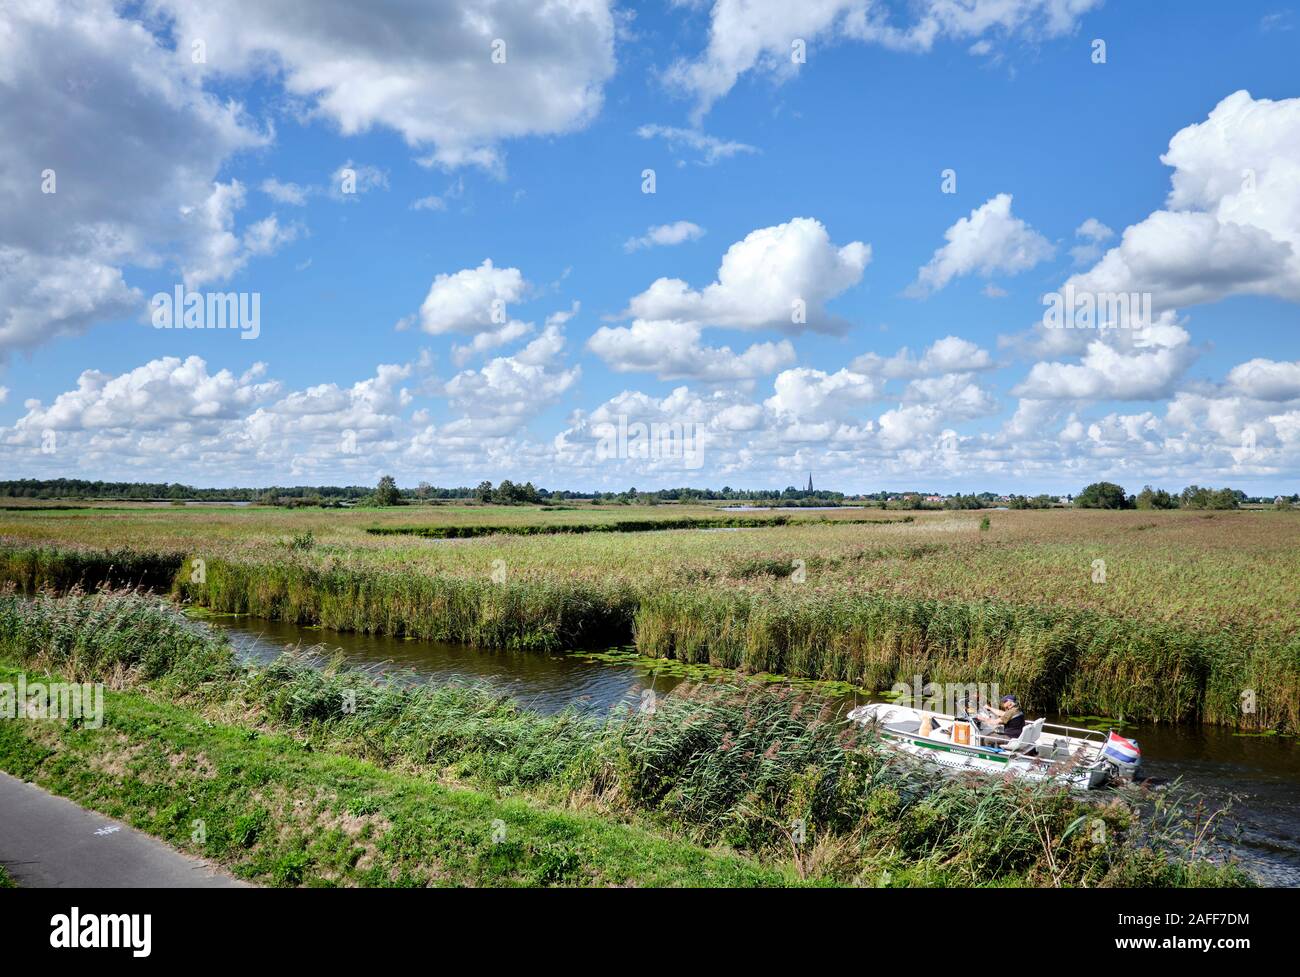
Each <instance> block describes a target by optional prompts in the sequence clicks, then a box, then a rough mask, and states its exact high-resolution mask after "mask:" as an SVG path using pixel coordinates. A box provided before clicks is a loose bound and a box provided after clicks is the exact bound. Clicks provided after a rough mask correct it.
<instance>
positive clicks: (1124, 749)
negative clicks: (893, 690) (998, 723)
mask: <svg viewBox="0 0 1300 977" xmlns="http://www.w3.org/2000/svg"><path fill="white" fill-rule="evenodd" d="M927 718H928V720H929V722H927V721H926V720H927ZM848 719H849V720H851V721H852V722H855V723H857V724H858V725H860V726H866V727H868V728H871V729H874V730H875V731H876V732H877V734H878V735H879V737H880V740H881V743H882V744H884V745H885V746H886V747H887V748H888V749H891V750H893V751H895V752H897V753H900V754H904V755H907V756H911V757H914V758H916V759H917V760H919V761H921V762H922V763H925V764H929V765H933V766H935V767H937V768H939V769H941V770H945V771H952V772H962V771H971V772H974V773H982V774H991V775H995V776H1011V777H1016V778H1019V779H1023V780H1031V781H1040V782H1043V781H1048V782H1052V783H1059V784H1064V785H1067V786H1069V787H1070V788H1071V789H1074V790H1096V789H1097V788H1099V787H1104V786H1106V785H1107V784H1112V783H1119V782H1125V781H1131V780H1133V779H1134V778H1135V777H1136V775H1137V772H1138V769H1139V767H1140V766H1141V763H1142V752H1141V750H1140V749H1139V748H1138V745H1137V743H1136V742H1135V741H1134V740H1129V739H1126V738H1124V737H1123V736H1120V735H1119V734H1117V733H1116V732H1114V730H1111V731H1110V732H1109V733H1108V734H1102V733H1100V732H1097V731H1096V730H1090V729H1079V728H1077V727H1074V726H1061V725H1057V724H1055V723H1049V722H1045V721H1044V720H1042V719H1035V720H1034V721H1033V722H1027V723H1025V727H1024V729H1023V730H1022V731H1021V733H1020V735H1019V736H1018V737H1017V738H1015V739H1013V740H1008V739H1007V738H1006V737H1005V736H997V735H995V734H994V733H993V732H992V730H991V729H989V728H981V727H980V726H979V725H978V724H976V723H974V722H972V721H971V720H970V718H969V717H967V716H960V717H958V716H950V715H945V714H944V713H939V712H930V711H928V710H925V709H913V708H911V707H910V706H902V705H893V704H890V703H870V704H868V705H864V706H858V707H857V708H856V709H854V710H852V711H851V712H850V713H849V714H848ZM923 730H925V732H923Z"/></svg>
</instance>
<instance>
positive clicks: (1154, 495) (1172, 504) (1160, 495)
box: [1137, 485, 1178, 509]
mask: <svg viewBox="0 0 1300 977" xmlns="http://www.w3.org/2000/svg"><path fill="white" fill-rule="evenodd" d="M1137 507H1138V508H1139V509H1177V508H1178V497H1177V496H1174V495H1170V494H1169V493H1168V492H1166V491H1165V490H1164V489H1153V488H1152V487H1151V486H1150V485H1145V486H1143V488H1142V491H1141V492H1139V493H1138V496H1137Z"/></svg>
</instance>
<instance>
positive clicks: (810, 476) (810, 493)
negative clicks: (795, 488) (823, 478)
mask: <svg viewBox="0 0 1300 977" xmlns="http://www.w3.org/2000/svg"><path fill="white" fill-rule="evenodd" d="M807 492H808V494H809V495H812V494H813V487H812V472H809V473H808V488H807Z"/></svg>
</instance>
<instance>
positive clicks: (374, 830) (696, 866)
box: [0, 669, 792, 887]
mask: <svg viewBox="0 0 1300 977" xmlns="http://www.w3.org/2000/svg"><path fill="white" fill-rule="evenodd" d="M15 674H16V672H15V671H14V670H13V669H7V670H5V669H0V675H9V676H12V675H15ZM106 713H107V716H108V717H109V719H108V722H107V723H106V724H105V726H104V728H103V729H100V730H90V729H85V728H75V727H73V726H65V725H59V724H41V725H43V726H44V728H42V729H40V730H36V731H34V730H32V727H33V726H34V725H36V724H35V723H22V724H19V723H14V722H5V723H0V767H3V768H4V769H5V770H7V771H8V772H10V773H12V774H14V775H15V776H20V777H23V778H24V779H28V780H31V781H33V782H35V783H37V784H40V785H41V786H42V787H44V788H46V789H47V790H50V791H52V792H54V793H57V794H61V795H63V796H65V797H68V798H70V799H72V800H74V801H76V802H77V803H79V804H82V805H84V806H86V807H89V808H93V809H95V810H98V811H101V812H102V813H104V814H107V815H109V816H110V817H114V818H118V819H120V820H124V821H126V822H128V823H130V824H131V825H133V826H134V827H136V828H138V829H140V830H142V831H146V832H148V833H150V834H152V835H155V836H157V837H159V838H161V839H162V840H164V841H167V842H169V843H170V844H172V845H174V846H176V847H177V848H179V849H181V850H183V851H186V852H189V853H191V854H195V855H200V856H202V857H205V858H209V859H213V860H215V861H217V862H220V863H221V864H223V865H225V866H227V867H228V868H229V869H230V870H231V871H232V872H233V873H234V874H235V875H237V876H239V877H240V878H243V879H247V880H249V881H252V882H257V883H260V884H265V885H277V886H284V885H303V886H320V885H329V886H335V885H359V886H403V887H405V886H426V885H439V886H451V885H472V886H537V885H581V886H609V885H617V886H624V885H635V886H771V885H782V884H787V883H789V882H790V881H792V876H790V875H789V874H788V873H783V872H781V871H779V870H775V869H771V868H763V867H761V866H759V865H757V864H755V863H754V862H753V861H752V860H750V859H745V858H742V857H739V856H736V855H731V854H726V853H720V852H712V851H708V850H706V849H704V848H701V847H699V846H695V845H691V844H689V843H686V842H684V841H681V840H679V839H668V838H663V837H659V836H656V835H655V834H653V833H652V832H650V831H647V830H645V829H643V828H639V827H636V826H632V825H625V824H619V823H616V822H613V821H609V820H606V819H601V818H599V817H596V816H593V815H589V814H582V813H573V812H566V811H560V810H555V809H549V808H547V807H544V806H542V805H539V804H537V803H535V802H532V801H530V800H529V799H526V798H505V797H493V796H490V795H488V794H486V793H484V792H482V791H477V790H471V789H465V788H458V789H452V788H449V787H446V786H443V785H441V784H439V783H438V782H437V780H436V779H435V778H434V777H433V776H430V775H427V774H419V773H412V772H407V771H399V770H384V769H381V768H380V767H377V766H376V765H375V764H373V763H370V762H367V761H365V760H360V759H356V758H352V757H346V756H340V755H335V754H327V753H322V752H318V751H316V750H313V749H310V748H308V747H306V746H304V744H303V743H301V742H299V741H298V740H297V739H295V738H293V737H291V736H286V735H282V734H275V733H264V732H258V731H255V730H251V729H248V728H243V727H238V726H232V725H226V724H221V723H213V722H211V721H209V720H208V719H206V718H205V717H203V716H202V715H201V714H199V713H198V712H196V711H194V710H192V709H186V708H183V707H179V706H176V705H173V704H170V703H166V702H159V701H153V700H151V699H150V697H148V696H147V695H145V694H143V693H142V692H138V691H131V692H109V693H108V695H107V708H106ZM200 826H201V827H202V834H201V835H200V833H199V829H200Z"/></svg>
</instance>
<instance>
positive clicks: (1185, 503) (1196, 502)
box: [1178, 485, 1242, 509]
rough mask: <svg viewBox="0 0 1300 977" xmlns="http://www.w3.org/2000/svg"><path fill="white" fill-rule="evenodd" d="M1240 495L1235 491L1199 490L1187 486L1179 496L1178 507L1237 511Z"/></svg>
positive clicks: (1223, 489) (1197, 487)
mask: <svg viewBox="0 0 1300 977" xmlns="http://www.w3.org/2000/svg"><path fill="white" fill-rule="evenodd" d="M1241 494H1242V493H1239V492H1238V491H1237V490H1235V489H1230V488H1221V489H1212V488H1201V486H1199V485H1189V486H1187V488H1185V489H1183V491H1182V493H1181V494H1180V495H1179V499H1178V501H1179V505H1180V506H1181V507H1182V508H1184V509H1237V508H1240V506H1241Z"/></svg>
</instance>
